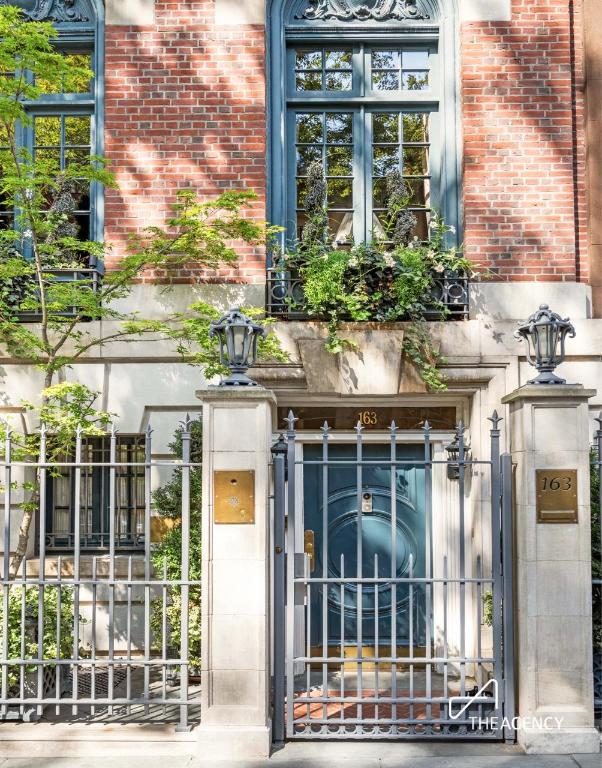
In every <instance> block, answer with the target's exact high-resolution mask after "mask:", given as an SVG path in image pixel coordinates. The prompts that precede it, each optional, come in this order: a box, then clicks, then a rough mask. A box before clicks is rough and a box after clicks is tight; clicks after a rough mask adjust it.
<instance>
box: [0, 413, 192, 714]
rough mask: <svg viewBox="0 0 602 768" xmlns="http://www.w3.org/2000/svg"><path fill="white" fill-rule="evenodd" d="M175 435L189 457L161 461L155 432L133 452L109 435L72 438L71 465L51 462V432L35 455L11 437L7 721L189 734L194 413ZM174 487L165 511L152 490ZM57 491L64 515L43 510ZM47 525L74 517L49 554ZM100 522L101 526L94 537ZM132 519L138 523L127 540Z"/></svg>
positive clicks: (3, 701) (4, 475)
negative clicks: (22, 541) (148, 724)
mask: <svg viewBox="0 0 602 768" xmlns="http://www.w3.org/2000/svg"><path fill="white" fill-rule="evenodd" d="M180 434H181V458H153V445H152V430H151V429H150V427H149V428H148V430H147V431H146V433H145V434H144V435H141V436H139V440H138V445H139V446H141V452H140V453H134V454H132V453H131V452H130V453H128V452H123V451H120V439H119V434H118V433H117V431H116V430H115V429H113V430H112V431H111V432H110V433H107V435H106V437H105V438H104V440H105V441H106V451H103V452H101V453H98V452H97V451H90V450H87V446H88V444H89V439H88V438H86V437H85V435H84V434H83V433H82V432H81V431H78V432H77V433H76V434H74V435H73V439H72V441H71V447H70V449H69V450H68V451H67V455H66V456H65V457H64V459H65V460H64V461H56V454H55V453H53V450H52V446H53V440H54V437H53V435H51V434H47V433H46V431H45V430H44V429H43V428H42V430H41V431H40V433H39V435H37V436H33V438H34V441H35V442H34V444H35V445H36V446H37V455H35V456H33V457H31V456H27V455H25V454H23V452H22V445H23V439H22V437H20V436H19V435H18V434H11V432H10V431H7V434H6V439H5V441H4V446H3V454H2V455H1V461H0V484H1V485H2V488H1V493H2V496H1V497H0V499H1V503H2V507H3V510H4V521H3V554H2V580H1V583H2V597H1V605H0V678H1V679H0V682H1V691H0V693H1V695H0V718H1V719H22V720H35V719H39V718H40V717H42V716H43V717H44V718H45V719H58V720H61V719H85V720H90V719H92V720H95V719H96V720H100V721H106V720H107V719H108V720H117V721H119V720H124V719H125V720H142V721H144V720H150V721H163V722H175V723H177V727H178V729H187V728H188V727H189V722H190V720H191V719H192V720H195V719H198V718H199V716H200V715H199V707H200V696H199V690H198V686H196V685H194V681H191V672H193V673H194V672H196V670H195V669H191V653H193V651H194V653H196V650H197V649H196V646H195V647H194V648H193V646H192V645H191V643H190V641H189V639H190V637H191V636H192V637H193V638H194V642H195V643H196V640H197V638H200V629H199V627H198V621H199V614H200V611H199V610H198V602H199V599H200V578H199V576H200V573H199V569H200V559H199V563H198V564H196V563H194V562H193V563H192V564H191V548H192V549H193V550H194V547H195V541H194V540H192V539H191V534H194V535H197V536H198V535H199V532H200V519H198V517H197V516H200V509H196V508H195V509H191V504H190V498H191V477H192V479H193V481H195V482H200V481H199V480H198V479H197V478H198V473H199V472H200V463H199V462H198V461H193V460H191V433H190V422H189V420H188V419H187V420H186V422H185V423H184V424H183V425H181V426H180ZM29 438H30V440H31V439H32V436H29ZM94 439H95V440H97V439H98V438H94ZM30 445H31V443H30ZM194 457H195V458H196V454H195V456H194ZM93 476H94V477H96V476H99V477H100V476H102V478H103V482H102V483H101V486H99V487H102V489H103V493H95V492H93V485H92V484H91V481H90V478H92V477H93ZM66 477H67V478H68V482H67V481H65V478H66ZM131 477H134V478H135V480H134V483H135V486H136V488H137V493H138V494H139V495H140V499H138V500H137V501H136V503H135V505H134V507H132V509H133V513H132V514H130V511H131V510H130V511H128V509H130V508H128V507H127V504H128V503H129V504H130V506H131V504H132V502H131V499H130V497H129V496H127V494H126V495H124V494H125V491H124V490H123V489H126V490H127V489H130V490H131V487H132V483H131V481H130V480H129V479H128V480H127V482H126V483H123V482H122V480H123V478H126V479H127V478H131ZM170 481H171V484H172V490H173V489H174V488H175V496H174V494H172V496H171V501H172V508H171V509H169V510H167V511H166V510H164V509H163V510H162V509H160V508H158V506H157V503H156V496H155V493H154V490H153V489H156V488H158V487H159V486H161V484H162V483H163V484H164V483H166V482H170ZM56 483H58V485H59V486H60V487H61V488H62V490H61V494H62V496H61V498H63V497H65V496H66V501H65V504H66V505H67V507H66V508H67V509H68V510H69V513H68V514H65V515H63V518H61V517H60V515H59V517H58V518H57V517H56V515H55V517H54V518H53V514H54V512H55V510H54V508H53V507H52V505H50V506H49V503H48V502H49V499H48V495H49V494H51V493H52V491H51V489H52V487H53V484H56ZM94 487H96V486H94ZM128 499H130V500H129V501H128ZM174 499H175V501H174ZM173 504H175V505H176V506H177V507H179V509H174V508H173ZM27 505H29V508H30V509H33V514H34V517H35V525H32V526H31V536H30V541H29V543H28V548H27V554H26V556H25V557H24V558H23V560H22V562H21V563H20V564H18V561H17V560H16V559H15V554H14V550H15V545H16V541H17V538H18V530H19V527H20V526H21V522H22V520H23V514H24V511H25V510H27V509H28V506H27ZM124 505H125V506H124ZM159 507H160V505H159ZM124 509H125V510H126V512H127V513H128V514H127V515H125V516H124ZM161 513H163V514H161ZM61 514H62V513H61ZM53 519H54V520H56V519H64V520H67V519H70V526H71V527H70V529H69V530H68V531H64V533H68V536H65V537H64V538H63V544H62V546H61V547H60V552H57V551H54V550H53V548H52V547H53V546H54V545H55V544H56V538H57V535H56V532H54V533H53V532H51V531H48V530H47V528H48V526H49V525H50V524H51V522H52V520H53ZM123 520H126V523H123V522H122V521H123ZM197 520H198V523H197ZM94 521H97V522H98V524H99V525H100V528H101V529H102V532H101V533H102V535H100V534H99V535H98V536H96V538H94V530H91V528H90V526H92V528H93V527H94V525H95V522H94ZM158 523H159V524H158ZM126 524H127V525H130V527H131V526H134V528H135V530H133V531H130V533H131V534H132V535H131V536H130V537H129V539H126V538H124V532H123V529H124V526H125V525H126ZM153 531H154V532H155V535H154V537H153ZM170 531H171V534H170V533H169V532H170ZM162 532H163V533H162ZM166 532H167V536H168V537H170V539H169V542H170V547H169V548H167V543H166V542H167V540H166V539H165V533H166ZM161 536H163V538H161ZM153 538H155V541H153ZM128 541H129V547H130V548H129V549H128V547H127V542H128ZM68 542H72V548H71V549H69V547H68V546H67V545H66V543H68ZM196 545H197V546H198V543H196ZM95 547H96V548H95ZM162 548H163V549H162ZM17 565H18V567H17ZM191 565H192V567H191ZM191 574H192V575H194V576H195V577H196V578H191ZM194 653H193V656H194ZM192 661H194V663H198V659H196V658H195V659H193V660H192Z"/></svg>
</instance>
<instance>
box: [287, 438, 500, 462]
mask: <svg viewBox="0 0 602 768" xmlns="http://www.w3.org/2000/svg"><path fill="white" fill-rule="evenodd" d="M397 444H398V445H404V443H397ZM409 445H413V443H409ZM414 445H416V444H415V443H414ZM449 463H450V461H449V459H431V460H430V461H424V459H398V460H397V461H391V460H390V459H362V460H357V459H332V460H330V461H328V462H327V464H328V466H329V467H333V466H337V467H341V466H353V467H355V466H358V465H359V466H370V465H372V466H378V467H389V466H394V467H397V466H411V467H427V466H433V465H434V464H442V465H444V466H445V465H447V464H449ZM295 464H296V465H298V466H300V465H303V466H311V465H313V466H322V465H323V464H324V461H322V460H320V459H297V460H296V461H295ZM456 464H458V465H461V466H464V467H470V466H471V465H473V464H483V465H485V466H489V467H490V466H491V461H489V460H486V459H483V460H481V459H464V460H463V461H462V462H460V460H459V459H458V461H457V462H456Z"/></svg>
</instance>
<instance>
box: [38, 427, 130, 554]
mask: <svg viewBox="0 0 602 768" xmlns="http://www.w3.org/2000/svg"><path fill="white" fill-rule="evenodd" d="M110 458H111V455H110V440H109V438H105V437H92V438H88V439H87V440H86V441H85V442H84V443H83V445H82V464H83V465H84V466H83V468H82V470H81V473H80V493H79V526H80V528H79V531H80V535H79V543H80V548H81V549H82V550H98V549H108V547H109V546H110V515H111V513H112V514H113V515H114V518H113V525H114V533H115V541H114V543H115V548H116V549H126V550H129V549H138V548H141V547H144V510H145V494H144V491H145V473H144V461H145V439H144V436H143V435H131V436H128V435H120V436H118V438H117V456H116V459H117V461H116V463H117V465H118V466H117V468H116V470H115V494H114V498H113V499H111V494H110V490H111V477H110V469H109V467H106V466H92V465H98V464H108V463H109V462H110ZM68 461H73V456H71V457H69V459H68ZM86 465H88V466H86ZM46 496H47V507H46V538H47V547H48V549H56V550H66V551H72V550H73V548H74V547H75V513H76V504H75V471H74V469H73V468H72V467H63V468H62V469H61V472H60V474H59V475H58V476H52V477H48V480H47V491H46Z"/></svg>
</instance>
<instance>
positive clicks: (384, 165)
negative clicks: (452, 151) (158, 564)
mask: <svg viewBox="0 0 602 768" xmlns="http://www.w3.org/2000/svg"><path fill="white" fill-rule="evenodd" d="M372 136H373V143H372V207H373V220H372V227H373V234H374V235H378V236H380V237H383V236H385V235H386V226H387V225H386V205H387V194H386V177H387V175H388V174H389V173H391V171H394V170H399V171H401V172H402V174H403V177H404V179H405V181H406V184H407V185H408V187H409V190H410V193H411V200H410V208H411V209H412V211H413V213H414V216H415V217H416V219H417V225H416V228H415V230H414V234H415V235H416V236H417V237H418V238H419V239H420V240H427V239H428V214H429V206H430V172H429V150H430V145H429V138H428V114H427V113H422V112H412V113H405V114H404V113H403V112H401V111H391V112H376V113H374V114H373V115H372Z"/></svg>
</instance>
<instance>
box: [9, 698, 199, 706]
mask: <svg viewBox="0 0 602 768" xmlns="http://www.w3.org/2000/svg"><path fill="white" fill-rule="evenodd" d="M0 704H2V705H3V706H16V705H17V704H19V705H20V704H23V706H27V705H30V706H35V705H39V706H43V705H47V704H55V705H57V706H94V705H96V706H97V707H108V706H109V705H111V706H113V707H128V708H129V707H131V706H136V705H138V706H142V705H147V704H152V705H153V706H155V705H156V706H177V705H180V706H185V707H186V708H188V707H190V706H191V705H192V702H190V701H182V700H181V699H179V698H174V699H171V698H165V699H164V698H160V697H158V696H157V697H156V698H155V697H154V696H153V697H152V698H150V699H136V698H134V699H126V698H112V699H109V698H96V699H92V698H78V699H72V698H71V699H68V698H64V699H62V698H56V697H50V696H49V697H44V698H42V699H38V698H28V699H0Z"/></svg>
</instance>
